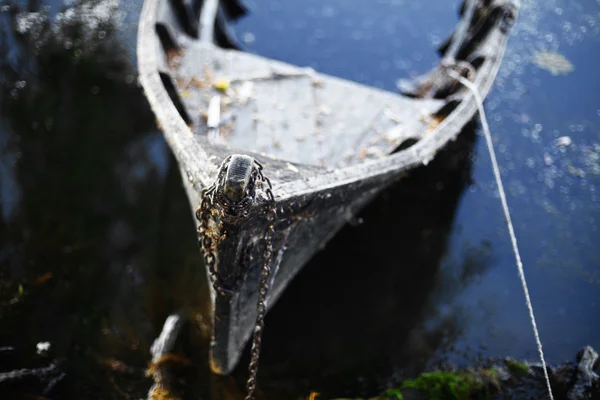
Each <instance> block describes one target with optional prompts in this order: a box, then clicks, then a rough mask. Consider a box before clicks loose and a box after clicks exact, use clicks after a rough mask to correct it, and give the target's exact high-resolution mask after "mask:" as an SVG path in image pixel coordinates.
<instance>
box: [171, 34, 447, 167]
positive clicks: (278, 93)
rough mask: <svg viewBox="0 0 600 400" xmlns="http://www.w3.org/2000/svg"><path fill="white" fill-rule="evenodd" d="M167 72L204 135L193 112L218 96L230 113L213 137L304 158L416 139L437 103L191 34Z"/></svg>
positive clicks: (322, 159)
mask: <svg viewBox="0 0 600 400" xmlns="http://www.w3.org/2000/svg"><path fill="white" fill-rule="evenodd" d="M173 75H174V77H175V78H176V81H177V82H178V84H179V90H180V92H181V93H182V97H183V101H184V103H186V105H187V108H188V109H189V110H194V112H196V114H197V117H193V121H194V125H195V126H194V129H195V130H196V131H197V132H199V133H200V134H201V135H207V129H206V119H205V118H202V117H201V115H202V114H203V113H204V112H206V110H208V109H209V104H210V102H211V100H212V99H213V98H214V97H215V96H220V98H221V110H222V117H223V118H224V119H227V118H232V117H233V118H232V119H231V120H227V122H224V124H223V127H222V128H221V129H220V138H219V139H214V140H216V141H217V142H221V143H225V144H227V145H229V146H231V147H233V148H238V149H245V150H250V151H252V152H256V153H264V154H268V155H269V156H272V157H275V158H278V159H284V160H288V161H291V162H297V163H303V164H311V165H329V166H340V165H343V164H349V163H352V162H360V161H363V160H365V159H370V158H381V157H385V156H387V155H388V154H390V153H391V152H392V151H393V150H394V149H395V148H397V147H398V146H399V145H400V144H401V142H402V141H403V140H406V139H408V138H414V139H416V140H418V139H420V138H421V137H422V135H423V134H425V133H426V132H427V130H428V123H429V118H430V116H431V115H432V114H433V113H434V112H435V111H437V110H438V109H440V108H441V107H442V106H443V105H444V104H445V102H444V101H443V100H439V99H410V98H407V97H405V96H402V95H400V94H395V93H391V92H387V91H383V90H379V89H376V88H372V87H368V86H364V85H360V84H358V83H355V82H351V81H346V80H342V79H339V78H335V77H331V76H327V75H324V74H319V73H317V72H315V71H313V70H311V69H307V68H300V67H297V66H293V65H289V64H286V63H282V62H277V61H274V60H270V59H267V58H264V57H260V56H257V55H253V54H248V53H243V52H239V51H235V50H224V49H220V48H217V47H215V46H213V45H210V44H205V43H200V42H195V41H194V42H191V43H186V44H185V50H184V52H183V56H182V59H181V62H180V63H179V64H178V65H177V67H176V68H175V69H174V70H173ZM219 85H222V86H220V87H221V88H223V87H227V90H226V91H223V90H219V89H218V87H219ZM223 92H225V93H223ZM414 115H420V116H421V118H414Z"/></svg>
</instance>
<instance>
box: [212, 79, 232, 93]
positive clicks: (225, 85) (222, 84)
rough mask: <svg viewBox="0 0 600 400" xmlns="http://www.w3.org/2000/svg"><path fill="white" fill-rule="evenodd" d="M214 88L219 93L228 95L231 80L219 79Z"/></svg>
mask: <svg viewBox="0 0 600 400" xmlns="http://www.w3.org/2000/svg"><path fill="white" fill-rule="evenodd" d="M213 87H214V88H215V89H217V90H218V91H219V92H222V93H227V90H228V89H229V80H228V79H217V81H216V82H215V83H214V84H213Z"/></svg>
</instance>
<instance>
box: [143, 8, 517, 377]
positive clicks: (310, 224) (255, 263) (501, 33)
mask: <svg viewBox="0 0 600 400" xmlns="http://www.w3.org/2000/svg"><path fill="white" fill-rule="evenodd" d="M221 3H222V4H219V2H217V1H205V2H204V3H203V6H202V4H196V3H194V4H195V5H192V4H188V3H187V2H186V0H174V1H171V2H167V1H162V0H146V1H145V3H144V8H143V12H142V16H141V20H140V27H139V35H138V60H139V69H140V82H141V84H142V86H143V88H144V90H145V93H146V95H147V97H148V99H149V101H150V104H151V106H152V109H153V110H154V112H155V114H156V116H157V120H158V122H159V124H160V125H161V127H162V129H163V130H164V133H165V137H166V139H167V142H168V143H169V145H170V147H171V149H172V151H173V152H174V154H175V156H176V158H177V161H178V163H179V167H180V170H181V172H182V175H183V176H185V177H187V179H184V181H185V182H186V190H187V193H188V197H189V199H190V203H191V205H192V209H193V210H196V208H197V207H198V206H199V205H200V203H201V201H202V190H203V189H206V188H207V187H209V186H211V185H212V184H213V182H214V181H215V179H216V177H217V173H218V166H219V164H220V163H221V161H222V160H223V159H225V158H226V157H227V156H229V155H231V154H234V153H242V154H248V155H250V156H252V157H253V158H255V159H256V160H258V161H259V162H260V163H261V164H262V165H264V173H265V175H266V176H268V177H269V178H270V179H271V182H272V185H273V193H274V195H275V209H276V211H277V219H276V221H275V223H274V231H275V236H274V239H273V243H272V245H273V251H274V261H273V263H272V268H273V269H274V271H273V273H272V275H271V282H272V283H271V290H270V292H269V295H268V297H267V308H269V307H271V306H272V305H273V304H274V303H275V302H276V301H277V299H278V298H279V297H280V296H281V294H282V293H283V292H284V290H285V288H286V286H287V285H288V283H289V282H290V281H291V280H292V279H293V277H294V276H295V275H296V274H297V273H298V272H299V271H300V270H301V268H302V266H303V265H304V264H305V263H306V262H307V261H308V260H309V259H310V258H311V257H312V256H313V255H314V254H315V252H317V251H318V250H319V249H320V248H322V247H323V246H324V245H325V244H326V243H327V241H328V240H329V239H330V238H331V237H332V236H333V235H335V234H336V232H337V231H338V230H339V229H340V228H341V227H342V226H343V225H344V224H346V223H347V222H348V221H349V220H351V219H352V218H353V216H354V215H356V213H357V212H358V211H359V210H360V209H361V208H362V207H363V206H365V205H366V204H367V203H368V202H369V201H371V200H372V199H373V197H374V196H376V195H377V193H379V192H380V191H381V190H382V189H384V188H385V187H386V186H388V185H389V184H390V183H391V182H393V181H395V180H397V179H401V177H402V175H403V174H404V173H406V172H408V171H410V169H412V168H414V167H416V166H420V165H423V164H426V163H428V162H429V161H430V160H431V159H432V158H433V157H434V156H435V154H436V153H437V152H438V151H440V150H441V149H442V148H443V147H444V146H445V145H446V144H447V143H448V142H449V141H451V140H453V139H455V138H456V136H457V135H458V134H459V132H460V130H461V129H462V128H463V127H464V126H465V125H466V124H467V123H468V122H469V121H470V120H471V119H472V118H473V117H474V116H475V114H476V104H475V101H474V99H473V97H472V95H470V93H468V92H467V91H465V90H462V88H461V86H460V85H459V84H458V83H457V82H456V81H454V80H453V79H452V78H450V77H449V75H448V73H447V68H452V69H453V70H457V71H459V72H461V73H464V74H466V75H469V77H470V78H471V79H472V80H473V82H474V83H475V84H476V85H477V87H478V89H479V91H480V93H481V95H482V96H483V97H484V98H485V96H486V95H487V93H488V92H489V90H490V88H491V87H492V84H493V81H494V79H495V77H496V73H497V71H498V68H499V66H500V63H501V60H502V56H503V53H504V49H505V46H506V40H507V35H508V30H509V27H510V25H511V24H512V22H513V20H514V18H515V16H516V12H517V9H518V3H517V2H514V1H491V2H489V1H467V2H465V5H464V6H463V9H462V18H461V20H460V22H459V24H458V25H457V29H456V31H455V32H454V34H453V35H452V37H451V38H450V39H449V41H448V42H447V44H446V45H445V46H444V47H443V49H442V52H443V58H442V61H441V62H440V65H439V66H438V67H437V68H435V69H434V70H432V71H431V72H430V73H428V74H426V75H424V76H423V77H421V78H420V79H419V80H416V81H413V82H407V83H406V84H405V96H399V95H396V94H391V93H387V92H383V91H380V90H376V89H372V88H368V87H365V86H362V85H358V84H355V83H352V82H347V81H342V80H340V79H337V78H334V77H329V76H325V75H321V74H318V73H315V72H314V71H307V70H306V69H300V68H298V67H295V66H290V65H287V64H284V63H280V62H275V61H272V60H268V59H264V58H262V57H259V56H255V55H250V54H246V53H242V52H239V51H236V50H226V49H223V47H234V46H235V40H234V38H233V37H232V36H231V34H230V33H229V31H228V30H227V29H226V28H227V27H226V17H227V15H229V16H230V17H231V16H234V15H235V13H233V12H231V10H230V11H227V10H228V8H232V7H233V6H232V4H236V3H235V2H227V3H224V2H221ZM233 9H238V8H236V7H233ZM238 10H239V9H238ZM198 20H199V21H200V25H199V26H194V24H191V25H190V23H189V21H198ZM215 43H216V44H217V45H221V47H219V46H217V45H216V44H215ZM209 67H210V68H209ZM213 70H217V71H218V72H219V73H221V74H222V75H226V76H227V77H228V79H229V81H228V83H227V85H228V86H229V85H230V84H231V85H232V87H233V90H234V92H235V93H236V94H239V93H241V91H242V89H243V88H244V87H248V83H251V84H252V85H253V86H254V85H255V86H257V87H259V88H260V89H261V90H260V91H259V92H258V93H257V94H256V95H255V96H254V97H253V98H252V99H251V101H248V99H246V101H245V102H242V101H238V102H236V99H235V98H234V100H233V101H232V102H231V104H229V105H228V106H229V107H230V111H231V112H232V113H233V114H234V115H235V116H236V118H235V122H234V123H233V124H231V126H229V127H228V129H227V130H228V135H225V136H226V138H227V140H225V139H224V137H225V136H223V135H222V136H219V135H220V133H219V132H220V131H219V129H220V128H214V126H211V121H210V118H211V117H210V116H209V117H208V119H209V120H208V121H207V120H205V119H204V118H202V116H201V114H202V110H204V109H208V108H209V107H211V101H213V99H214V98H215V97H216V96H217V93H218V92H219V91H221V92H222V91H223V87H220V86H218V85H217V84H216V83H215V82H208V84H207V82H206V81H202V82H200V83H198V82H197V81H195V80H194V79H196V80H197V79H199V78H198V77H200V76H202V77H206V76H207V74H208V72H210V71H213ZM193 82H196V83H197V84H193V85H191V83H193ZM190 85H191V86H190ZM244 85H245V86H244ZM290 90H292V93H294V95H293V96H290V95H288V94H286V93H290ZM190 92H191V94H190ZM304 93H313V94H314V96H313V97H314V98H316V99H317V100H322V101H316V102H314V101H313V100H310V98H309V97H310V96H308V97H307V96H304V95H303V94H304ZM349 95H352V96H350V97H351V98H353V99H354V98H355V99H358V101H359V103H357V104H355V105H354V110H352V109H349V110H348V109H347V110H346V111H339V112H337V111H336V114H335V115H334V116H333V117H332V119H331V120H329V121H328V120H326V121H325V122H323V120H322V119H321V118H320V115H321V114H323V112H322V108H323V104H324V103H328V104H333V107H331V109H333V110H337V109H338V108H336V107H335V102H336V101H337V102H340V101H344V100H346V99H347V98H349V97H348V96H349ZM219 96H220V94H219ZM227 96H229V97H232V96H231V95H227ZM273 96H274V97H275V101H278V102H281V103H285V106H287V107H288V108H285V107H282V109H280V110H279V111H277V112H273V111H272V110H271V108H272V102H273V99H272V98H270V97H273ZM277 96H279V97H277ZM238 97H239V96H238ZM232 98H233V97H232ZM336 99H337V100H336ZM237 100H239V98H238V99H237ZM303 102H306V104H304V103H303ZM295 103H298V104H295ZM344 104H346V103H344ZM361 104H362V106H361ZM294 105H296V107H298V108H305V109H309V112H308V116H306V117H302V118H300V117H298V115H300V114H297V113H296V114H294V112H296V111H294ZM346 105H347V104H346ZM252 107H254V108H252ZM261 107H262V108H261ZM361 107H362V108H364V112H365V113H368V112H370V111H369V110H372V113H373V114H372V116H371V117H370V118H361V119H357V118H356V115H355V114H356V111H355V110H356V109H357V108H361ZM346 108H348V107H346ZM350 108H351V107H350ZM340 109H343V108H340ZM383 109H386V110H392V111H391V113H392V114H400V115H401V117H402V118H404V119H405V120H406V121H407V123H406V124H405V125H404V126H402V129H401V130H399V127H398V126H396V124H395V123H394V121H391V120H389V118H387V117H386V118H387V119H386V118H384V117H383V116H381V115H384V114H385V113H382V112H380V111H381V110H383ZM257 110H258V111H261V112H264V114H263V115H265V117H264V119H265V120H267V121H268V122H270V124H272V123H274V121H275V122H278V123H279V125H278V126H280V128H279V129H280V130H281V131H283V132H284V133H285V135H283V136H282V139H281V142H277V143H275V142H273V143H266V144H265V148H266V149H267V150H268V151H267V153H269V154H271V156H269V155H267V154H265V153H263V152H259V151H257V150H256V149H254V148H251V142H252V141H257V140H261V138H263V137H264V136H265V134H266V133H265V132H266V131H265V130H264V129H265V128H264V127H263V126H262V125H260V124H256V123H251V121H252V115H254V114H253V113H256V111H257ZM265 110H270V111H265ZM380 114H381V115H380ZM423 116H425V118H423ZM346 120H349V121H354V122H353V123H352V126H354V125H360V124H363V123H364V124H365V125H364V126H358V127H357V128H356V129H355V130H354V131H352V129H349V130H348V131H347V132H337V133H335V132H333V131H334V126H336V124H339V123H340V121H341V122H343V121H346ZM362 120H366V121H362ZM244 121H245V122H244ZM295 123H297V124H300V125H302V129H303V130H304V129H313V128H315V127H318V129H317V130H321V129H325V130H329V131H331V132H332V133H331V136H332V139H331V140H330V141H328V140H327V139H322V141H321V142H319V136H318V135H315V137H316V138H315V141H314V142H311V141H310V140H309V141H302V143H301V144H298V141H297V140H296V141H294V140H292V139H291V137H292V136H293V132H294V129H295V126H294V124H295ZM270 124H267V123H265V124H263V125H265V126H269V125H270ZM373 126H374V128H373ZM211 129H212V131H211ZM215 129H216V130H217V132H218V134H217V139H218V140H214V139H211V137H210V135H211V132H213V133H214V130H215ZM315 129H316V128H315ZM379 132H386V133H387V134H388V135H387V136H385V138H384V139H385V140H380V139H381V138H379V137H377V136H376V135H378V134H379ZM221 133H222V132H221ZM238 133H239V134H238ZM248 137H250V138H254V139H252V140H250V141H249V139H248ZM311 140H312V139H311ZM378 140H380V142H381V143H382V144H381V147H378V148H377V149H378V151H377V152H373V153H369V152H368V151H365V152H363V151H362V150H361V148H360V146H362V144H365V146H366V143H379V142H378ZM311 143H312V144H311ZM316 143H322V144H321V147H320V148H321V149H323V151H322V153H321V154H322V156H328V157H330V158H331V159H332V160H333V159H334V155H335V153H339V151H337V150H338V148H337V146H340V147H343V146H345V147H346V148H350V149H352V146H353V145H354V144H355V143H357V144H358V145H357V146H358V147H359V148H357V149H354V150H356V151H354V153H353V154H351V155H350V156H349V157H338V158H337V159H335V162H333V164H332V165H321V164H322V163H320V160H319V159H317V158H314V157H313V158H311V157H312V156H311V154H313V153H311V152H310V147H303V146H310V145H313V144H314V145H316ZM362 149H363V150H364V148H362ZM273 154H275V155H277V157H273V156H272V155H273ZM263 225H264V221H263V220H262V219H261V216H260V214H259V213H256V214H251V215H250V216H249V217H248V218H246V219H244V220H243V221H241V222H239V223H237V225H236V226H234V227H230V228H228V229H229V230H228V235H227V238H225V235H221V236H222V237H224V239H223V243H220V244H219V247H218V252H219V254H217V255H216V258H217V259H220V260H225V259H229V260H242V257H240V254H239V253H240V251H242V252H244V257H243V265H241V266H240V265H238V266H224V265H222V266H219V267H218V268H217V271H219V268H221V269H220V271H221V272H224V271H228V270H231V271H233V270H235V271H236V286H235V290H231V291H228V292H227V293H220V292H219V291H217V290H214V289H211V299H212V302H213V305H214V307H213V340H212V342H211V367H212V369H213V371H214V372H216V373H229V372H230V371H231V370H232V369H233V368H234V367H235V365H236V364H237V362H238V360H239V357H240V354H241V352H242V350H243V348H244V346H245V344H246V342H247V340H248V338H249V337H250V335H251V333H252V330H253V328H254V324H255V320H256V315H257V309H256V307H257V306H256V305H257V297H258V287H259V280H260V272H261V267H262V263H263V258H262V249H263V243H262V241H263V238H262V236H261V235H262V232H263V231H262V230H261V229H262V228H260V227H262V226H263ZM217 236H218V235H217ZM239 262H240V263H241V262H242V261H239ZM234 267H235V268H234Z"/></svg>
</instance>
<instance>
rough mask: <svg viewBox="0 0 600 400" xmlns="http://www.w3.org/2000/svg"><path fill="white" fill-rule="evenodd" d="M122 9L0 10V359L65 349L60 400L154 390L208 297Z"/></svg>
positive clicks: (17, 364) (1, 363)
mask: <svg viewBox="0 0 600 400" xmlns="http://www.w3.org/2000/svg"><path fill="white" fill-rule="evenodd" d="M23 10H28V11H27V12H25V11H23ZM36 10H41V11H39V13H38V12H37V11H36ZM110 11H111V8H110V3H107V2H102V1H91V2H83V3H80V4H78V5H76V6H73V7H71V8H70V9H68V10H67V11H65V12H63V13H60V14H58V15H56V16H55V17H54V18H51V17H49V12H47V11H44V10H42V9H40V8H38V7H37V6H36V4H35V2H33V3H31V4H28V5H27V6H26V7H25V6H21V7H20V6H17V5H15V4H10V5H9V11H8V12H6V13H4V14H3V15H1V18H2V20H1V23H2V29H1V36H0V53H1V54H4V55H7V56H5V57H3V58H2V60H1V61H0V62H1V64H0V77H1V78H0V84H1V88H0V96H1V97H0V99H1V103H0V107H1V108H0V110H1V115H2V120H1V124H0V128H1V132H0V137H1V138H2V140H1V141H0V142H1V144H2V147H1V148H2V161H3V162H2V164H3V168H2V183H1V186H2V204H3V217H4V218H2V220H1V221H0V225H1V226H0V243H1V248H0V257H1V258H0V263H1V268H0V287H1V288H2V290H1V291H0V293H1V296H0V302H1V304H0V319H1V320H2V323H1V325H0V343H2V346H5V345H6V346H11V347H13V348H14V349H15V350H14V351H10V352H8V353H9V354H8V353H6V352H4V353H3V354H2V355H0V367H1V369H0V370H2V371H7V370H14V369H19V368H35V367H41V366H45V365H48V364H49V363H50V361H51V360H54V359H64V360H65V362H64V363H63V364H62V367H61V369H62V370H63V371H64V372H65V373H66V374H65V378H64V379H63V380H62V381H61V382H59V383H58V384H57V385H55V386H54V387H53V388H52V389H51V390H52V392H51V393H46V395H52V396H53V397H58V398H89V397H88V396H90V395H91V394H93V395H94V396H96V397H98V398H113V397H115V396H117V397H119V394H123V393H126V394H128V395H127V396H125V397H129V395H130V394H131V393H142V392H144V391H147V388H148V386H149V381H148V378H146V377H145V376H144V371H145V368H146V364H147V362H148V360H149V357H148V349H149V346H150V344H151V343H152V340H153V339H154V336H155V335H156V333H157V332H158V331H159V330H160V327H161V325H162V322H163V321H164V318H165V316H166V315H168V313H170V312H171V311H172V310H173V309H174V308H180V307H186V306H189V307H196V308H198V307H200V306H201V304H202V299H201V298H200V297H201V296H202V290H199V289H201V288H202V285H203V284H204V283H203V282H204V273H203V272H198V271H201V270H200V269H199V268H198V264H199V262H200V261H199V254H198V252H197V251H196V243H195V239H194V231H195V229H194V226H193V224H192V221H191V219H190V218H189V210H188V207H189V206H188V205H187V201H186V200H185V195H184V193H183V190H182V187H181V183H180V182H179V181H178V179H179V178H178V175H177V170H176V169H175V168H173V167H172V160H171V159H170V155H169V153H168V150H167V148H166V146H165V144H164V142H163V140H162V137H161V134H160V133H159V132H158V131H157V130H156V128H155V124H154V117H153V115H152V113H151V112H150V110H149V107H148V105H147V103H146V100H145V98H144V96H143V94H142V92H141V90H140V89H139V88H138V86H137V85H136V82H135V81H134V79H133V77H134V74H135V70H134V67H133V66H132V65H131V63H130V61H129V59H130V57H129V55H128V52H127V50H126V49H124V48H123V47H122V46H121V45H120V42H119V41H118V40H117V39H116V37H115V28H114V25H113V23H112V20H111V17H112V14H111V12H110ZM169 171H170V172H169ZM173 221H175V222H176V223H175V224H173ZM179 238H190V240H189V241H185V240H180V239H179ZM175 270H176V272H177V273H173V272H174V271H175ZM43 341H48V342H50V344H51V347H50V350H49V352H48V354H46V355H38V354H36V343H38V342H43ZM15 384H16V383H15ZM12 385H13V383H10V382H9V383H6V382H4V383H3V386H0V388H1V389H3V390H9V389H10V388H11V387H12ZM42 387H43V385H42ZM13 389H15V390H17V389H18V388H17V387H13ZM21 389H23V390H24V391H25V392H27V391H28V390H34V391H35V392H34V393H31V394H40V395H41V394H42V392H40V391H41V390H42V389H41V388H39V389H38V388H36V387H32V386H26V387H25V388H20V389H19V390H21ZM44 390H45V389H44Z"/></svg>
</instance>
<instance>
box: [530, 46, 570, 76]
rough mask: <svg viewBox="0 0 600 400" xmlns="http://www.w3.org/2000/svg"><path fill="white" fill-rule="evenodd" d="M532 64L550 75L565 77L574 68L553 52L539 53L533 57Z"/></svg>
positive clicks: (563, 57) (561, 56)
mask: <svg viewBox="0 0 600 400" xmlns="http://www.w3.org/2000/svg"><path fill="white" fill-rule="evenodd" d="M533 63H534V64H535V65H537V66H538V67H540V68H541V69H545V70H546V71H548V72H550V73H551V74H552V75H566V74H568V73H570V72H573V71H574V70H575V67H574V66H573V64H571V62H570V61H569V60H567V59H566V57H565V56H563V55H562V54H559V53H556V52H553V51H539V52H537V53H535V55H534V56H533Z"/></svg>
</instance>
